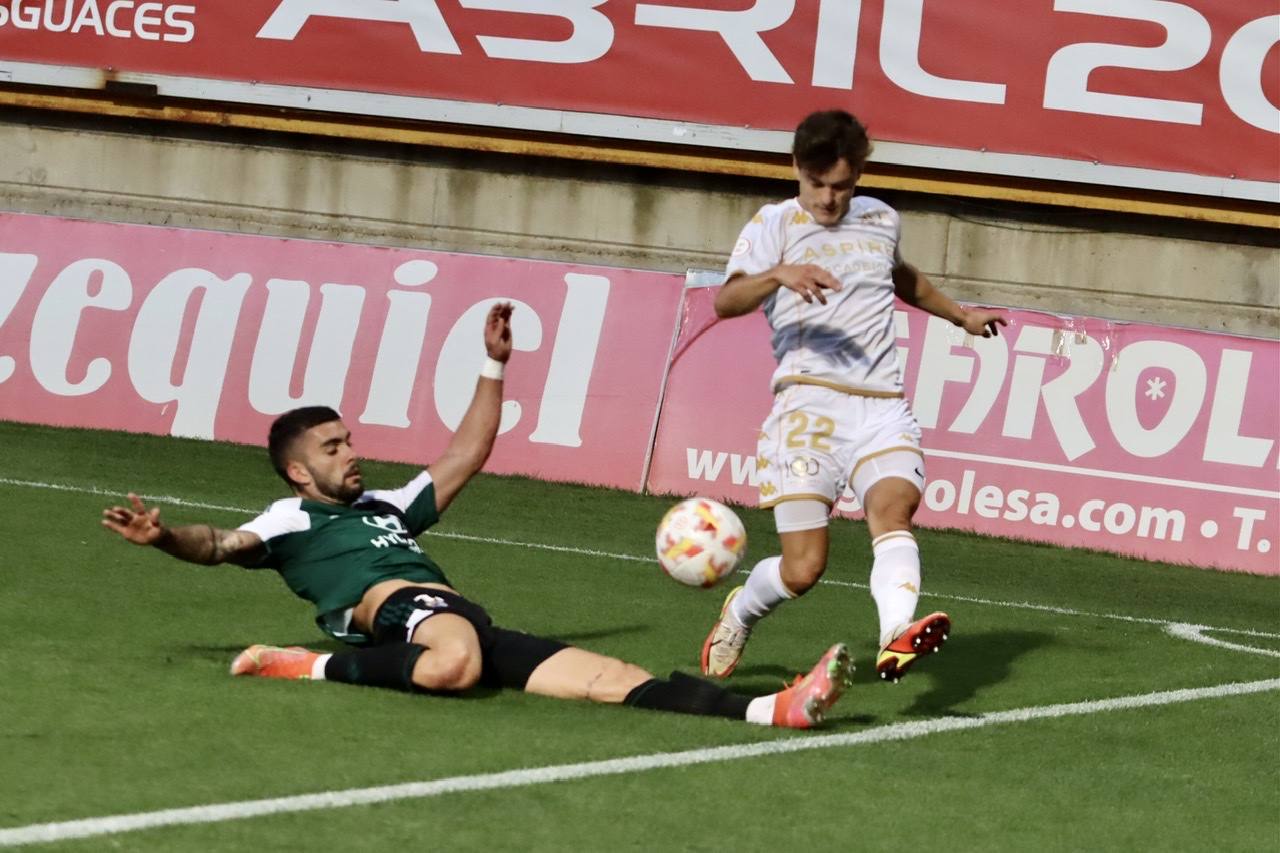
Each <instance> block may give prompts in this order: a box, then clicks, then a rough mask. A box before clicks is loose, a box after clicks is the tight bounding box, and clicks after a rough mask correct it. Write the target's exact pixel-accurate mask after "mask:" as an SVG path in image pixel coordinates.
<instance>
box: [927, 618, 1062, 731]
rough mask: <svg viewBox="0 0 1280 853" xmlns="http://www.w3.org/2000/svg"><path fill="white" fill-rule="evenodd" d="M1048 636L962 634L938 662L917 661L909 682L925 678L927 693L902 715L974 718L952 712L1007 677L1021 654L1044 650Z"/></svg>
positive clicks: (1006, 632) (1014, 632)
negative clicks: (927, 684)
mask: <svg viewBox="0 0 1280 853" xmlns="http://www.w3.org/2000/svg"><path fill="white" fill-rule="evenodd" d="M1051 642H1052V640H1051V638H1050V635H1049V634H1046V633H1042V632H1037V631H986V632H984V633H981V634H962V635H959V636H956V637H954V638H953V639H951V640H950V641H949V642H948V643H947V644H946V646H944V647H943V649H942V652H941V653H940V655H939V657H938V659H937V660H933V659H926V660H922V661H920V663H919V664H918V667H919V668H918V669H915V670H914V671H913V672H912V674H911V675H910V676H908V677H909V678H919V677H920V676H922V675H927V676H928V678H929V680H930V687H929V690H928V691H926V692H925V693H921V694H920V695H919V696H917V697H916V699H915V701H914V702H912V703H911V706H910V707H909V708H907V709H906V710H904V711H903V712H902V713H903V714H905V715H907V716H927V717H938V716H952V717H965V716H977V715H976V714H969V713H966V712H963V711H956V710H954V709H955V708H956V706H958V705H963V704H964V703H966V702H968V701H969V700H970V699H972V698H974V697H975V696H977V695H978V693H979V692H980V691H981V690H982V689H983V688H984V687H990V686H991V685H993V684H999V683H1000V682H1002V681H1004V680H1005V679H1006V678H1008V677H1009V673H1010V672H1011V670H1012V666H1013V662H1014V661H1015V660H1017V659H1018V658H1019V657H1021V656H1022V655H1024V654H1027V653H1028V652H1031V651H1034V650H1035V649H1038V648H1041V647H1042V646H1047V645H1049V644H1050V643H1051Z"/></svg>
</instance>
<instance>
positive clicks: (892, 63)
mask: <svg viewBox="0 0 1280 853" xmlns="http://www.w3.org/2000/svg"><path fill="white" fill-rule="evenodd" d="M0 2H3V0H0ZM22 2H23V0H10V3H11V4H12V7H11V8H13V9H15V10H27V11H24V13H23V14H24V17H23V18H22V22H21V23H20V24H19V23H18V22H17V20H16V19H15V25H18V26H23V27H26V28H32V27H35V26H38V19H39V13H38V10H35V9H34V7H29V6H23V5H22ZM70 2H74V0H70ZM82 2H84V3H85V5H84V6H83V7H82V10H81V15H80V18H78V19H77V22H76V24H75V25H73V31H77V30H78V29H80V28H83V27H84V26H87V24H88V21H87V20H85V19H86V16H90V17H92V19H93V21H94V22H95V23H94V26H95V27H96V31H97V32H98V33H99V34H101V33H102V25H101V21H100V19H99V13H98V10H97V6H96V0H82ZM605 2H606V0H458V5H459V6H460V7H461V8H462V9H474V10H481V11H490V12H503V13H507V14H512V15H518V14H519V15H544V16H546V15H549V16H554V17H558V18H562V19H564V20H565V21H567V22H568V23H569V24H570V25H571V26H572V32H571V34H570V36H569V38H567V39H564V40H561V41H542V40H537V39H525V38H515V37H511V36H490V35H484V34H478V35H477V36H476V39H477V41H478V42H479V44H480V46H481V49H482V50H483V51H484V52H485V54H486V55H487V56H489V57H491V58H494V59H505V60H517V61H526V62H548V63H561V64H583V63H589V62H593V61H595V60H597V59H600V58H601V57H604V56H606V55H607V54H608V53H609V52H610V51H611V50H612V49H613V46H614V41H615V37H616V32H615V30H614V27H613V24H612V22H611V21H610V19H609V18H608V16H607V15H605V14H604V13H603V12H601V11H600V10H599V7H601V6H604V5H605ZM686 2H690V3H692V2H696V0H686ZM116 3H117V4H124V5H121V6H120V8H122V9H123V8H132V5H133V0H116ZM154 5H155V4H154V3H148V4H143V5H142V6H139V7H138V8H139V10H140V11H139V14H137V15H135V18H144V17H145V18H146V21H147V23H150V21H151V20H152V18H151V17H148V16H144V15H142V14H141V10H142V9H143V8H144V7H145V8H150V7H152V6H154ZM165 8H166V14H165V22H166V23H168V24H169V25H170V26H171V27H177V26H181V27H183V30H182V32H181V34H180V35H174V34H173V33H166V34H165V35H164V38H165V39H166V40H175V41H190V40H191V38H192V36H193V35H194V27H193V25H192V24H191V22H190V21H188V20H186V19H185V18H183V17H179V14H178V13H177V12H176V11H175V10H179V9H180V10H182V12H181V15H193V14H194V7H193V6H169V7H165ZM795 10H796V3H795V0H754V2H753V3H752V4H751V6H750V8H747V9H739V10H724V9H708V8H701V7H696V6H689V5H658V4H655V3H637V4H636V6H635V15H634V23H635V25H636V26H638V27H652V28H666V29H679V30H693V31H698V32H709V33H714V34H716V35H717V36H719V37H720V39H721V40H722V41H723V42H724V43H725V45H726V46H727V47H728V48H729V50H730V52H731V53H732V54H733V56H734V58H735V59H736V60H737V62H738V64H739V66H740V67H741V68H742V69H743V71H744V72H745V73H746V76H747V77H748V78H749V79H751V80H754V81H758V82H768V83H783V84H790V85H795V81H794V80H793V79H792V77H791V75H790V74H789V73H788V72H787V70H786V68H785V67H784V65H783V64H782V62H781V61H780V60H779V58H778V55H777V54H775V53H774V52H773V51H772V50H771V49H770V48H769V46H768V44H766V43H765V41H764V39H763V38H762V33H765V32H769V31H772V30H775V29H778V28H780V27H783V26H785V25H786V24H787V23H788V22H790V21H791V19H792V18H793V17H794V15H795ZM1054 12H1055V13H1060V14H1085V15H1094V16H1097V17H1103V18H1116V19H1123V20H1137V21H1144V22H1148V23H1151V24H1156V25H1158V26H1160V27H1162V28H1163V29H1164V30H1165V32H1166V38H1165V40H1164V42H1163V43H1162V44H1160V45H1157V46H1154V47H1144V46H1134V45H1124V44H1111V43H1105V42H1104V43H1098V42H1083V43H1076V44H1068V45H1065V46H1062V47H1060V48H1059V49H1058V50H1057V51H1056V52H1055V53H1054V54H1053V55H1052V57H1051V58H1050V60H1049V62H1048V63H1047V66H1046V69H1045V82H1044V94H1043V102H1042V103H1043V106H1044V108H1045V109H1051V110H1064V111H1071V112H1081V113H1088V114H1092V115H1102V116H1115V117H1122V118H1130V119H1139V120H1146V121H1166V122H1173V123H1179V124H1188V125H1200V124H1201V122H1202V116H1203V112H1204V104H1202V103H1201V102H1200V101H1198V100H1188V99H1174V98H1152V97H1145V96H1135V95H1126V94H1122V93H1116V92H1098V91H1094V90H1091V89H1090V88H1089V81H1090V75H1091V74H1092V72H1094V71H1095V70H1098V69H1105V68H1124V69H1132V70H1137V71H1145V72H1149V73H1152V74H1169V73H1174V72H1178V71H1182V70H1185V69H1188V68H1191V67H1193V66H1195V65H1197V64H1199V63H1200V62H1201V61H1203V60H1204V59H1205V58H1206V56H1208V54H1209V51H1210V50H1211V49H1212V47H1213V44H1214V43H1215V42H1216V41H1219V42H1220V41H1221V39H1223V38H1226V36H1227V34H1226V33H1219V34H1217V37H1216V38H1215V33H1214V32H1213V31H1212V27H1211V25H1210V24H1209V22H1208V20H1207V19H1206V18H1205V16H1204V15H1202V14H1201V13H1200V12H1199V11H1197V10H1196V9H1195V8H1193V7H1192V6H1191V5H1188V4H1187V3H1183V2H1174V0H1055V3H1054ZM8 14H9V13H8V12H7V11H6V9H5V7H4V6H2V5H0V26H3V25H4V24H5V23H6V19H7V16H8ZM924 14H925V5H924V0H885V3H884V13H883V15H882V17H881V29H880V33H879V40H880V43H879V57H880V65H881V68H882V69H883V71H884V73H885V76H886V77H887V78H888V79H889V80H890V81H891V82H892V83H893V84H894V85H895V86H897V87H898V88H900V89H902V90H904V91H907V92H911V93H912V94H916V95H919V96H922V97H928V98H940V99H946V100H954V101H964V102H968V103H978V104H1004V103H1006V98H1007V86H1006V84H1005V83H1003V82H983V81H975V80H964V79H953V78H948V77H941V76H938V75H936V74H932V73H930V72H928V71H926V70H925V69H924V67H923V65H924V63H923V62H922V60H921V55H920V54H921V41H922V31H923V27H924ZM15 15H16V13H15ZM861 16H862V2H861V0H820V5H819V9H818V19H817V31H816V33H815V34H814V42H813V57H812V59H813V64H812V75H811V81H812V85H813V86H815V87H823V88H834V89H844V90H851V89H852V88H853V79H854V73H855V67H856V60H857V47H858V30H859V29H860V26H861ZM313 17H323V18H339V19H345V20H350V21H374V22H380V23H394V24H402V25H405V26H407V27H408V28H409V30H410V31H411V33H412V35H413V37H414V39H415V41H416V43H417V46H418V49H419V50H421V51H422V52H424V53H438V54H449V55H461V54H462V48H461V47H460V46H459V44H458V42H457V40H456V38H455V37H454V35H453V31H452V30H451V29H450V27H449V24H448V21H447V19H446V17H445V15H444V14H443V13H442V11H441V8H440V5H439V3H438V0H279V2H278V4H277V5H276V7H275V9H274V10H273V11H272V13H271V15H270V16H269V17H268V18H267V20H266V21H265V22H264V23H263V25H262V26H261V28H260V29H259V30H258V32H257V34H256V37H257V38H263V39H281V40H286V41H292V40H294V39H296V38H297V37H298V36H299V34H300V33H301V32H302V30H303V28H304V27H305V26H306V24H307V22H308V21H309V20H310V19H311V18H313ZM135 30H136V31H138V34H139V35H140V36H141V37H143V38H151V37H153V36H152V30H150V29H148V28H147V26H144V25H140V24H137V23H135ZM1011 32H1012V30H1011ZM1277 42H1280V18H1277V16H1274V15H1273V16H1267V17H1263V18H1259V19H1257V20H1254V21H1250V22H1248V23H1246V24H1244V25H1243V26H1242V27H1241V28H1240V29H1239V30H1237V31H1236V32H1235V33H1234V34H1231V36H1230V38H1229V39H1227V40H1226V42H1225V47H1224V49H1223V52H1222V56H1221V57H1220V60H1219V68H1218V70H1219V85H1220V88H1221V90H1222V96H1223V99H1224V101H1225V102H1226V104H1227V105H1228V107H1229V108H1230V109H1231V111H1232V112H1233V113H1234V114H1235V115H1236V116H1237V117H1239V118H1240V119H1241V120H1242V121H1243V122H1245V123H1247V124H1250V125H1252V126H1254V127H1257V128H1259V129H1262V130H1266V131H1269V132H1271V133H1276V134H1280V108H1278V107H1277V106H1276V105H1275V104H1272V103H1270V102H1269V101H1268V99H1267V94H1266V87H1265V77H1264V68H1265V63H1266V60H1267V57H1268V55H1269V52H1270V50H1271V48H1272V47H1273V46H1274V45H1275V44H1276V43H1277ZM708 61H709V62H710V61H713V60H710V59H709V60H708ZM1184 79H1185V78H1181V77H1178V78H1171V82H1170V83H1169V84H1168V85H1167V86H1166V87H1165V88H1166V89H1168V90H1173V89H1174V88H1175V87H1176V86H1177V85H1179V83H1181V82H1182V81H1183V80H1184Z"/></svg>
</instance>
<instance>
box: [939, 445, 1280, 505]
mask: <svg viewBox="0 0 1280 853" xmlns="http://www.w3.org/2000/svg"><path fill="white" fill-rule="evenodd" d="M924 454H925V456H937V457H938V458H940V459H962V460H968V461H970V462H989V463H991V464H992V465H1008V466H1010V467H1012V468H1030V469H1031V470H1033V471H1058V472H1060V473H1063V474H1083V475H1085V476H1089V477H1100V478H1102V479H1105V480H1124V481H1125V482H1127V483H1152V484H1154V485H1157V486H1176V487H1178V488H1181V489H1198V490H1199V491H1202V492H1222V493H1223V494H1228V495H1245V496H1248V497H1253V498H1270V499H1271V500H1273V501H1274V500H1280V492H1268V491H1266V490H1265V489H1246V488H1243V487H1240V486H1224V485H1221V484H1220V483H1197V482H1195V481H1194V480H1173V479H1170V478H1168V477H1149V476H1147V475H1145V474H1126V473H1124V472H1123V471H1103V470H1102V469H1100V468H1077V467H1075V466H1073V465H1055V464H1053V463H1051V462H1029V461H1027V460H1025V459H1005V458H1004V457H1003V456H983V455H982V454H980V453H961V452H960V451H956V450H928V449H926V450H925V452H924Z"/></svg>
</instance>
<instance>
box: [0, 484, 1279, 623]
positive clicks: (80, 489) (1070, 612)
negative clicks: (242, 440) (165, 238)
mask: <svg viewBox="0 0 1280 853" xmlns="http://www.w3.org/2000/svg"><path fill="white" fill-rule="evenodd" d="M0 485H9V486H25V487H29V488H37V489H52V490H54V491H59V492H75V493H78V494H87V495H106V496H109V497H117V498H118V497H121V496H122V494H123V493H122V492H121V491H120V490H119V489H103V488H100V487H98V486H70V485H66V484H62V483H43V482H39V481H36V480H14V479H11V478H8V477H0ZM141 497H142V498H143V499H144V500H148V501H151V502H152V503H164V504H171V505H173V506H183V507H191V508H193V509H212V510H219V511H223V512H242V513H245V514H255V513H257V512H258V511H259V510H254V509H249V508H247V507H241V506H224V505H222V504H212V503H203V502H201V501H192V500H187V499H186V498H179V497H175V496H173V495H141ZM425 535H426V536H434V537H437V538H440V539H456V540H460V541H463V542H480V543H483V544H488V545H507V546H511V547H516V548H529V549H532V550H536V551H553V552H557V553H562V554H578V555H582V556H588V557H606V558H608V559H611V560H625V561H628V562H635V563H650V562H653V560H654V558H653V557H641V556H637V555H635V554H615V553H612V552H610V551H598V550H595V549H591V548H574V547H571V546H568V545H549V544H546V543H542V542H520V541H517V540H514V539H497V538H494V537H490V536H475V535H472V534H467V533H450V532H447V531H443V530H428V531H426V533H425ZM739 574H746V572H745V571H739ZM818 583H820V584H822V585H824V586H839V587H848V588H850V589H870V587H869V586H868V585H867V584H862V583H855V582H852V581H838V580H833V579H830V578H823V579H822V580H820V581H819V582H818ZM921 596H922V597H925V598H937V599H940V600H942V601H959V602H963V603H965V604H981V605H985V606H989V607H1009V608H1015V609H1019V610H1036V611H1039V612H1042V613H1056V614H1058V615H1060V616H1078V617H1081V618H1086V619H1110V620H1114V621H1120V622H1133V623H1137V624H1141V625H1174V624H1184V623H1179V622H1178V621H1177V620H1176V619H1156V618H1152V617H1145V616H1125V615H1124V614H1120V613H1093V612H1091V611H1087V610H1076V609H1075V608H1071V607H1059V606H1056V605H1052V604H1036V603H1034V602H1030V601H1001V600H998V599H990V598H974V597H971V596H965V595H948V594H946V593H939V592H922V593H921ZM1196 627H1197V628H1199V629H1201V630H1205V631H1217V632H1220V633H1227V634H1243V635H1247V636H1250V637H1265V638H1270V639H1280V634H1277V633H1270V632H1267V631H1258V630H1255V629H1252V628H1224V627H1221V626H1217V625H1197V626H1196Z"/></svg>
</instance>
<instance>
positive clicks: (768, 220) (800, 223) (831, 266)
mask: <svg viewBox="0 0 1280 853" xmlns="http://www.w3.org/2000/svg"><path fill="white" fill-rule="evenodd" d="M900 232H901V227H900V221H899V217H898V213H897V211H895V210H894V209H893V208H891V207H889V205H887V204H885V203H884V202H882V201H880V200H878V199H874V198H868V197H867V196H854V198H853V199H852V201H851V202H850V204H849V212H848V213H846V214H845V217H844V219H842V220H840V222H839V224H837V225H834V226H832V227H830V228H827V227H824V226H822V225H819V224H817V223H816V222H814V220H813V217H812V216H810V215H809V214H808V213H806V212H805V210H804V208H802V207H801V206H800V202H799V201H798V200H797V199H794V198H792V199H788V200H787V201H784V202H782V203H780V204H767V205H765V206H764V207H762V208H761V209H760V212H759V213H757V214H756V215H755V216H754V217H752V219H751V221H750V222H749V223H747V226H746V227H745V228H743V229H742V234H741V235H740V236H739V237H738V243H737V245H736V246H735V247H734V250H733V255H732V257H730V258H729V263H728V266H727V267H726V270H725V271H726V275H727V276H733V275H737V274H745V275H755V274H756V273H762V272H765V271H766V270H769V269H772V268H773V267H775V266H777V265H778V264H780V263H786V264H817V265H818V266H820V267H823V268H824V269H826V270H827V271H828V272H830V273H831V274H832V275H833V276H835V277H836V278H837V279H839V280H840V283H841V284H842V285H844V287H843V289H842V290H840V291H839V292H835V291H831V290H827V291H824V292H823V293H824V295H825V296H826V298H827V304H826V305H823V304H821V303H820V302H818V301H817V300H814V301H813V302H812V303H807V302H805V301H804V300H803V299H801V298H800V296H799V295H798V294H796V293H795V292H794V291H791V290H788V289H787V288H785V287H780V288H778V290H777V291H776V292H774V293H773V294H772V295H771V296H770V297H769V298H768V299H766V300H765V302H764V304H763V305H762V306H761V308H762V309H763V310H764V312H765V316H766V317H768V319H769V326H770V327H771V328H772V329H773V357H774V358H776V359H777V361H778V369H777V370H775V371H774V374H773V388H774V391H777V390H779V389H781V388H784V387H786V386H788V385H794V384H810V385H825V386H827V387H831V388H835V389H837V390H841V391H846V392H850V393H855V394H857V393H860V392H862V393H867V392H870V393H871V394H872V395H874V396H879V395H886V396H888V395H893V396H899V395H901V393H902V372H901V370H899V367H898V350H897V336H896V334H895V332H894V319H893V310H894V290H893V278H892V275H891V273H892V272H893V269H894V267H895V266H897V265H898V264H900V263H901V262H902V261H901V255H899V253H898V238H899V235H900Z"/></svg>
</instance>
